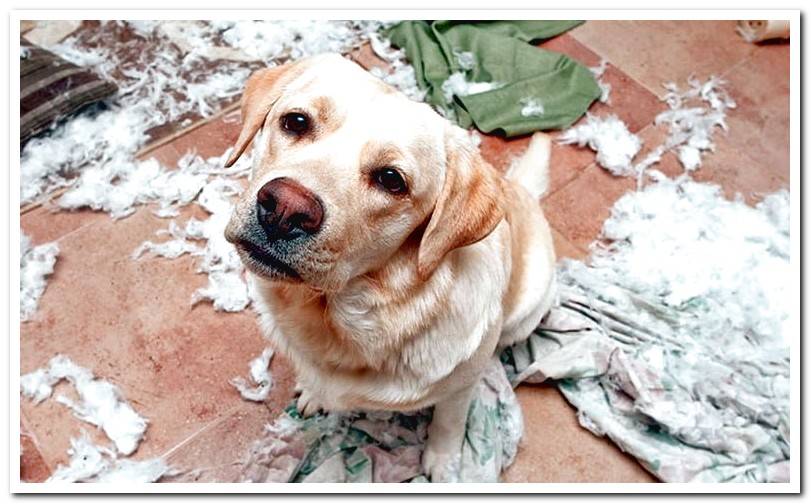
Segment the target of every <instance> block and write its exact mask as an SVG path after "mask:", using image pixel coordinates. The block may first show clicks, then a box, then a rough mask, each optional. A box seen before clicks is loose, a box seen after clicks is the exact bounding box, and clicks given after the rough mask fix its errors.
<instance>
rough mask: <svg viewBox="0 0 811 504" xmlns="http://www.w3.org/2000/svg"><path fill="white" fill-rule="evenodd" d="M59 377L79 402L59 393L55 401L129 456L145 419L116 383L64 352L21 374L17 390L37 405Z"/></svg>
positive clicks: (49, 391) (50, 390) (139, 438)
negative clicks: (131, 404)
mask: <svg viewBox="0 0 811 504" xmlns="http://www.w3.org/2000/svg"><path fill="white" fill-rule="evenodd" d="M62 380H67V381H69V382H70V383H71V385H73V387H74V388H75V389H76V393H77V394H78V396H79V402H78V403H76V402H74V401H72V400H71V399H69V398H67V397H65V396H58V397H57V398H56V400H57V401H58V402H59V403H61V404H64V405H65V406H67V407H69V408H70V409H71V410H72V411H73V414H74V415H75V416H76V417H77V418H79V419H80V420H83V421H85V422H88V423H90V424H93V425H95V426H97V427H99V428H100V429H101V430H102V431H104V433H105V434H106V435H107V437H108V438H110V439H111V440H112V441H113V443H115V447H116V449H117V450H118V452H119V453H122V454H124V455H129V454H131V453H132V452H134V451H135V449H136V448H138V444H139V443H140V442H141V440H142V439H143V437H144V432H145V431H146V427H147V420H146V419H145V418H143V417H141V416H140V415H138V413H136V412H135V410H134V409H132V406H130V405H129V404H128V403H127V402H125V401H124V400H123V399H122V397H121V393H120V392H119V390H118V388H117V387H116V386H115V385H113V384H112V383H110V382H108V381H105V380H102V379H99V378H96V377H94V376H93V373H92V372H90V371H89V370H87V369H85V368H83V367H81V366H78V365H76V364H75V363H73V361H71V360H70V359H69V358H68V357H65V356H64V355H56V356H55V357H53V358H52V359H51V360H50V361H49V362H48V366H47V367H46V368H43V369H37V370H36V371H33V372H31V373H28V374H26V375H24V376H22V377H21V378H20V390H21V392H22V394H23V395H24V396H25V397H27V398H29V399H31V400H33V401H34V403H35V404H38V403H40V402H42V401H43V400H45V399H47V398H48V397H50V396H51V394H52V393H53V387H54V385H56V384H57V383H59V382H60V381H62Z"/></svg>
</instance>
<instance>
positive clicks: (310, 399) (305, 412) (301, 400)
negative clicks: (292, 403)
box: [296, 389, 323, 417]
mask: <svg viewBox="0 0 811 504" xmlns="http://www.w3.org/2000/svg"><path fill="white" fill-rule="evenodd" d="M296 409H297V410H298V411H299V413H301V415H302V416H303V417H308V416H312V415H315V414H316V413H318V411H319V410H321V409H323V408H322V407H321V403H320V402H319V401H318V400H317V399H316V398H315V397H314V396H313V394H312V393H310V391H308V390H306V389H304V390H302V391H301V394H300V395H299V396H298V401H296Z"/></svg>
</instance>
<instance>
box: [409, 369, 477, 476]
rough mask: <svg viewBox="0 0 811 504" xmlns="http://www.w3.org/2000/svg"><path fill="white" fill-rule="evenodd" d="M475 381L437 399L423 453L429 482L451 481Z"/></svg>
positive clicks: (455, 473)
mask: <svg viewBox="0 0 811 504" xmlns="http://www.w3.org/2000/svg"><path fill="white" fill-rule="evenodd" d="M475 389H476V383H475V382H474V384H473V385H471V386H468V387H465V388H464V389H462V390H460V391H458V392H456V393H454V394H453V395H451V396H450V397H447V398H445V399H444V400H443V401H441V402H439V403H437V405H436V406H435V407H434V417H433V419H432V420H431V425H429V426H428V440H427V441H426V443H425V451H424V452H423V453H422V467H423V470H424V471H425V474H426V475H427V476H429V477H430V478H431V481H432V482H454V481H457V480H458V478H459V469H460V468H461V462H462V461H461V458H460V457H461V453H462V442H463V441H464V439H465V428H466V426H467V412H468V409H470V401H471V399H472V398H473V391H474V390H475Z"/></svg>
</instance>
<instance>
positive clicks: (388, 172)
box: [372, 168, 408, 194]
mask: <svg viewBox="0 0 811 504" xmlns="http://www.w3.org/2000/svg"><path fill="white" fill-rule="evenodd" d="M372 180H373V181H374V183H375V185H377V186H378V187H380V188H382V189H384V190H385V191H388V192H389V193H391V194H404V193H405V192H406V190H407V189H408V186H406V183H405V180H403V176H402V175H400V173H399V172H398V171H397V170H395V169H394V168H379V169H377V170H375V171H374V172H372Z"/></svg>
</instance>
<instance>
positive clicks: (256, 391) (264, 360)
mask: <svg viewBox="0 0 811 504" xmlns="http://www.w3.org/2000/svg"><path fill="white" fill-rule="evenodd" d="M272 358H273V349H272V348H270V347H267V348H265V350H264V351H263V352H262V354H261V355H260V356H259V357H257V358H255V359H253V360H252V361H251V363H250V378H251V381H252V382H253V385H249V384H248V382H247V381H246V380H245V379H244V378H242V377H236V378H234V379H232V380H231V385H233V386H234V387H236V389H237V390H239V395H241V396H242V398H243V399H246V400H248V401H255V402H263V401H264V400H265V399H267V398H268V395H269V394H270V389H271V387H272V386H273V379H272V378H271V376H270V372H269V366H270V360H271V359H272Z"/></svg>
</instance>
